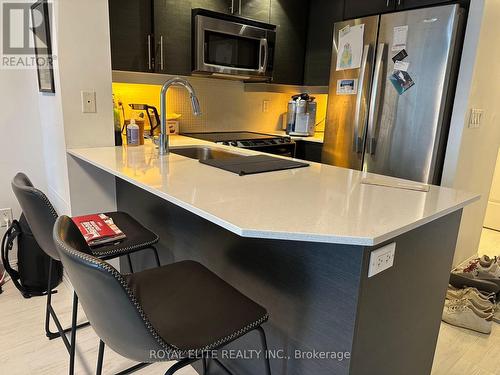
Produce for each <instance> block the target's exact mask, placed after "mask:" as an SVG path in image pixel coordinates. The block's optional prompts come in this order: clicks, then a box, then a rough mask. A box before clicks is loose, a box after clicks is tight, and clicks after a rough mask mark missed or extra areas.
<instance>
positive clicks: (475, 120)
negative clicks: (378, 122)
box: [469, 108, 484, 129]
mask: <svg viewBox="0 0 500 375" xmlns="http://www.w3.org/2000/svg"><path fill="white" fill-rule="evenodd" d="M483 114H484V110H483V109H478V108H472V109H471V110H470V116H469V128H470V129H477V128H479V127H480V126H481V121H482V120H483Z"/></svg>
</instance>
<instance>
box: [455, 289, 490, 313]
mask: <svg viewBox="0 0 500 375" xmlns="http://www.w3.org/2000/svg"><path fill="white" fill-rule="evenodd" d="M495 297H496V294H495V293H485V292H481V291H479V290H478V289H476V288H471V287H469V288H463V289H458V288H454V287H453V286H451V285H449V286H448V290H447V291H446V299H447V300H457V299H468V300H470V301H471V302H472V304H473V305H474V306H475V307H477V308H478V309H480V310H483V311H486V310H495V304H494V302H495Z"/></svg>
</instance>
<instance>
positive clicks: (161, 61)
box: [160, 35, 165, 71]
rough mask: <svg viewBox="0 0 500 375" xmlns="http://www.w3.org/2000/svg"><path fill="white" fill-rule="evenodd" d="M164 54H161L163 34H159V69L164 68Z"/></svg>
mask: <svg viewBox="0 0 500 375" xmlns="http://www.w3.org/2000/svg"><path fill="white" fill-rule="evenodd" d="M164 63H165V59H164V55H163V35H160V69H161V70H162V71H163V70H164Z"/></svg>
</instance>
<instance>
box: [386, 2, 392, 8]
mask: <svg viewBox="0 0 500 375" xmlns="http://www.w3.org/2000/svg"><path fill="white" fill-rule="evenodd" d="M390 1H391V0H387V1H386V2H385V5H386V6H387V8H389V2H390Z"/></svg>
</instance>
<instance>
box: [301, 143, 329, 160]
mask: <svg viewBox="0 0 500 375" xmlns="http://www.w3.org/2000/svg"><path fill="white" fill-rule="evenodd" d="M295 144H296V149H295V157H296V158H297V159H302V160H307V161H313V162H316V163H321V151H322V149H323V143H319V142H309V141H295Z"/></svg>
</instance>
